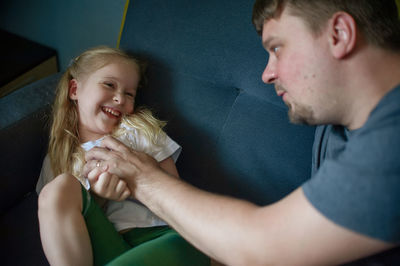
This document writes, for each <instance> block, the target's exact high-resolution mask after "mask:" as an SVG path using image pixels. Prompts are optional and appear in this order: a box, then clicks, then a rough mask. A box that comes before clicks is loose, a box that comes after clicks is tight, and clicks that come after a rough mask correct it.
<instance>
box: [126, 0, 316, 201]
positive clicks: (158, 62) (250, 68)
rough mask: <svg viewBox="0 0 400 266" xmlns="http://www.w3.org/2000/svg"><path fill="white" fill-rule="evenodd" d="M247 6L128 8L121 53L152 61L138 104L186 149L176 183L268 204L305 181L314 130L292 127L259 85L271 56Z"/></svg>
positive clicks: (210, 3) (143, 4)
mask: <svg viewBox="0 0 400 266" xmlns="http://www.w3.org/2000/svg"><path fill="white" fill-rule="evenodd" d="M252 4H253V1H248V0H236V1H231V0H219V1H214V0H205V1H199V2H196V1H194V2H193V1H191V2H188V1H185V0H175V1H172V2H168V3H166V2H163V1H157V0H137V1H131V2H130V6H129V8H128V12H127V16H126V21H125V25H124V31H123V34H122V39H121V42H120V46H121V48H122V49H125V50H128V51H130V52H133V53H135V54H139V55H141V56H144V57H145V58H147V59H148V61H149V71H148V79H149V82H148V88H146V89H143V90H142V91H140V92H139V96H138V102H139V103H142V104H145V105H147V106H150V107H152V108H153V109H154V110H156V111H157V114H158V115H159V116H160V117H161V118H162V119H166V120H168V121H169V124H168V126H167V132H168V133H169V134H170V135H171V137H172V138H174V139H175V140H176V141H177V142H178V143H180V144H181V145H182V146H183V152H182V156H181V158H180V159H179V160H178V163H177V166H178V170H179V172H180V175H181V176H182V178H184V179H186V180H187V181H189V182H190V183H192V184H194V185H196V186H199V187H201V188H204V189H207V190H210V191H214V192H218V193H223V194H228V195H233V196H236V197H240V198H245V199H248V200H251V201H253V202H256V203H258V204H266V203H271V202H274V201H276V200H278V199H280V198H282V197H283V196H284V195H286V194H288V193H289V192H291V191H292V190H293V189H295V188H296V187H298V186H299V185H301V184H302V183H303V182H304V181H305V180H306V179H308V178H309V177H310V165H311V146H312V140H313V134H314V128H312V127H305V126H294V125H291V124H290V123H289V121H288V118H287V114H286V113H287V109H286V106H285V105H284V104H283V103H282V101H281V99H280V98H279V97H277V96H276V93H275V90H274V88H273V86H271V85H265V84H263V83H262V81H261V74H262V71H263V69H264V67H265V64H266V63H267V60H268V55H267V53H266V52H265V51H264V49H263V47H262V45H261V39H260V37H259V36H258V35H257V33H256V31H255V30H254V28H253V25H252V23H251V12H252ZM155 7H156V8H155Z"/></svg>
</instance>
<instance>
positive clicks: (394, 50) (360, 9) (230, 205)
mask: <svg viewBox="0 0 400 266" xmlns="http://www.w3.org/2000/svg"><path fill="white" fill-rule="evenodd" d="M396 10H397V9H396V5H395V1H392V0H387V1H376V0H365V1H361V2H360V1H355V0H341V1H340V0H338V1H324V0H315V1H310V0H303V1H301V0H298V1H290V0H287V1H278V0H276V1H273V0H270V1H267V0H258V1H256V3H255V6H254V10H253V22H254V24H255V27H256V29H257V31H258V32H259V33H260V34H261V36H262V43H263V46H264V47H265V49H266V50H267V51H268V52H269V54H270V57H269V62H268V65H267V67H266V69H265V71H264V73H263V75H262V79H263V81H264V82H266V83H274V84H275V88H276V92H277V94H278V95H279V96H281V97H282V99H283V101H284V102H285V103H286V104H287V106H288V107H289V117H290V119H291V121H292V122H295V123H307V124H311V125H327V126H320V127H318V129H317V132H316V139H315V145H314V155H313V176H312V178H311V179H310V180H309V181H308V182H306V183H305V184H303V186H301V187H300V188H298V189H297V190H295V191H294V192H293V193H291V194H290V195H288V196H287V197H286V198H284V199H282V200H281V201H279V202H277V203H274V204H272V205H269V206H264V207H258V206H255V205H253V204H251V203H249V202H245V201H241V200H237V199H233V198H228V197H223V196H219V195H214V194H211V193H208V192H205V191H201V190H199V189H197V188H194V187H192V186H190V185H189V184H186V183H185V182H183V181H181V180H178V179H176V178H173V177H171V176H169V175H168V174H167V173H165V172H163V171H162V170H161V169H160V167H159V166H158V165H157V164H156V163H155V162H154V160H152V159H151V158H149V157H148V156H146V155H145V154H142V153H137V152H131V151H129V150H128V149H127V148H126V147H125V146H123V145H122V144H121V143H119V142H117V141H116V140H114V139H112V138H106V139H105V140H104V141H103V146H104V147H105V148H107V149H101V148H97V149H93V150H91V151H90V152H88V153H87V154H86V160H87V161H88V164H87V166H86V168H87V172H89V171H90V173H89V175H93V176H96V175H98V174H100V172H102V171H109V172H111V173H113V174H116V175H118V176H119V177H121V178H123V179H124V180H126V181H127V183H128V186H129V187H130V189H131V191H132V193H133V195H134V196H135V197H136V198H137V199H139V200H140V201H141V202H143V203H144V204H145V205H146V206H148V207H149V208H150V209H151V210H152V211H153V212H154V213H156V214H157V215H159V216H160V217H161V218H163V219H164V220H165V221H166V222H167V223H169V224H170V225H171V226H172V227H174V228H175V229H176V230H177V231H178V232H179V233H180V234H181V235H182V236H184V237H185V238H186V239H187V240H189V241H190V242H191V243H192V244H193V245H195V246H196V247H197V248H199V249H200V250H202V251H203V252H205V253H206V254H208V255H210V256H211V257H213V258H215V259H216V260H218V261H221V262H222V263H224V264H228V265H270V264H281V265H325V264H342V263H346V262H350V261H354V260H356V259H359V258H363V257H367V256H369V255H372V254H375V253H379V252H382V251H385V250H388V249H391V248H393V247H395V246H397V244H398V243H399V241H400V226H399V224H400V208H399V207H398V206H400V197H399V196H398V195H399V193H398V191H400V166H399V165H400V164H399V163H398V157H399V155H400V154H399V153H400V149H399V148H400V137H399V133H398V132H400V105H399V102H400V87H399V84H400V23H399V20H398V14H397V11H396ZM396 86H397V87H396ZM96 164H97V165H99V164H100V167H95V165H96ZM266 178H267V177H266Z"/></svg>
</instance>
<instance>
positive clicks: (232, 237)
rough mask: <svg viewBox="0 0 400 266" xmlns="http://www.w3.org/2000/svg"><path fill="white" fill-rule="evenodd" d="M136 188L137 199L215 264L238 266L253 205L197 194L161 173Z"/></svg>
mask: <svg viewBox="0 0 400 266" xmlns="http://www.w3.org/2000/svg"><path fill="white" fill-rule="evenodd" d="M136 185H137V188H136V192H137V194H136V196H137V198H138V199H139V200H140V201H142V202H143V203H144V204H145V205H146V206H147V207H149V208H150V209H151V210H152V211H153V212H154V213H155V214H157V215H158V216H160V217H161V218H162V219H164V220H165V221H166V222H167V223H168V224H170V225H171V226H172V227H173V228H174V229H175V230H177V231H178V232H179V233H180V234H181V235H182V236H183V237H184V238H186V239H187V240H188V241H189V242H191V243H192V244H193V245H194V246H196V247H197V248H199V249H200V250H201V251H203V252H204V253H206V254H208V255H209V256H211V257H213V258H215V259H217V260H218V261H221V262H224V263H227V264H232V263H230V262H232V261H235V264H241V263H239V262H240V261H241V260H243V256H242V255H243V254H244V253H245V252H246V246H244V245H245V239H246V237H245V236H244V234H245V232H246V228H248V227H249V224H248V223H247V219H251V215H252V213H254V212H255V210H256V209H257V207H256V206H255V205H253V204H251V203H248V202H244V201H239V200H236V199H232V198H228V197H222V196H219V195H215V194H212V193H208V192H205V191H202V190H199V189H197V188H195V187H193V186H191V185H189V184H187V183H185V182H182V181H180V180H177V179H175V178H173V177H170V176H168V175H167V174H166V173H164V172H156V173H153V174H152V175H151V176H147V177H146V178H143V179H141V180H140V181H139V182H138V183H136ZM238 251H241V252H240V253H239V252H238ZM228 259H231V260H228Z"/></svg>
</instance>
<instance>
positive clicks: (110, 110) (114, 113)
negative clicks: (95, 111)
mask: <svg viewBox="0 0 400 266" xmlns="http://www.w3.org/2000/svg"><path fill="white" fill-rule="evenodd" d="M103 110H104V111H105V112H107V113H110V114H112V115H114V116H117V117H118V116H119V115H120V113H119V112H118V111H114V110H112V109H110V108H103Z"/></svg>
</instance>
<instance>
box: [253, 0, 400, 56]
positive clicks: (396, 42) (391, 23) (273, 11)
mask: <svg viewBox="0 0 400 266" xmlns="http://www.w3.org/2000/svg"><path fill="white" fill-rule="evenodd" d="M286 8H288V10H289V12H290V14H291V15H294V16H298V17H299V18H301V19H303V20H304V21H305V23H306V24H307V25H308V26H309V28H310V30H311V31H312V32H314V33H315V34H316V35H318V34H319V33H320V32H321V30H322V29H323V27H324V26H325V24H326V22H327V21H328V20H329V19H330V18H331V16H332V15H333V14H334V13H336V12H338V11H344V12H347V13H348V14H350V15H351V16H352V17H353V18H354V20H355V22H356V24H357V27H358V29H359V30H360V32H361V33H362V34H363V36H364V38H365V39H366V40H367V41H368V42H369V43H370V44H374V45H377V46H379V47H382V48H386V49H391V50H394V51H400V19H399V13H398V9H397V6H396V0H256V2H255V4H254V8H253V24H254V26H255V28H256V30H257V32H258V33H259V34H260V35H261V32H262V28H263V25H264V22H265V20H269V19H272V18H276V17H279V16H280V14H281V13H282V11H283V10H284V9H286ZM399 8H400V7H399Z"/></svg>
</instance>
